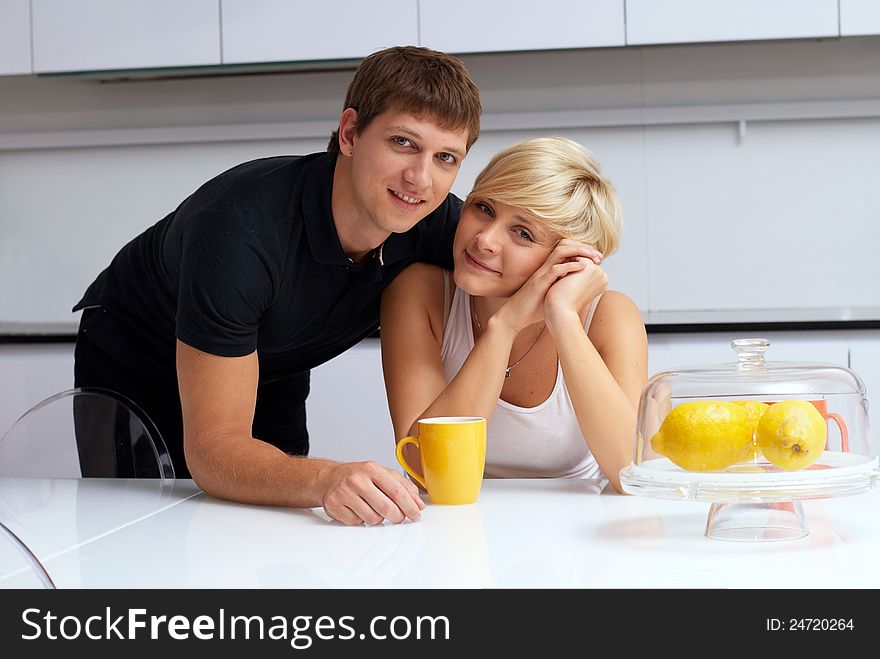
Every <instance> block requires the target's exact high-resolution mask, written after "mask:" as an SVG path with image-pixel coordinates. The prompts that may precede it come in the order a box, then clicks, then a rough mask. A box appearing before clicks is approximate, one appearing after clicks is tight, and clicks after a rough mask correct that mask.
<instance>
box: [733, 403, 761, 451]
mask: <svg viewBox="0 0 880 659" xmlns="http://www.w3.org/2000/svg"><path fill="white" fill-rule="evenodd" d="M733 402H734V403H735V404H737V405H739V406H741V407H742V408H743V409H744V410H745V411H746V414H748V415H749V420H750V421H751V423H752V431H753V432H755V431H756V430H757V428H758V421H760V420H761V417H762V416H764V412H766V411H767V410H769V409H770V406H769V405H768V404H767V403H762V402H761V401H759V400H735V401H733ZM760 457H761V450H760V449H759V448H758V444H757V442H753V443H752V446H750V447H746V449H745V451H744V452H743V456H742V459H741V460H737V462H751V461H752V460H757V459H758V458H760Z"/></svg>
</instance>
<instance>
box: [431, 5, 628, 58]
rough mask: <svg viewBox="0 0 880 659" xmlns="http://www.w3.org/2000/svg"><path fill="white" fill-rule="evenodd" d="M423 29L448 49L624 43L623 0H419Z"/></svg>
mask: <svg viewBox="0 0 880 659" xmlns="http://www.w3.org/2000/svg"><path fill="white" fill-rule="evenodd" d="M419 31H420V34H421V44H422V45H423V46H427V47H428V48H434V49H436V50H442V51H445V52H450V53H482V52H491V51H513V50H545V49H555V48H597V47H604V46H623V45H624V16H623V0H555V1H551V2H541V3H535V2H532V1H531V0H507V1H506V2H505V1H501V0H492V1H487V2H471V1H470V0H419Z"/></svg>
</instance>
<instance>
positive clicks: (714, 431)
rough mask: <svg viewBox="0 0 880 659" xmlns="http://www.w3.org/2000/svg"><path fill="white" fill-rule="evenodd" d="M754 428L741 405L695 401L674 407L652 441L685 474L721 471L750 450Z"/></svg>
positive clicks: (661, 453) (658, 451)
mask: <svg viewBox="0 0 880 659" xmlns="http://www.w3.org/2000/svg"><path fill="white" fill-rule="evenodd" d="M753 435H754V433H753V426H752V421H751V419H750V417H749V415H748V413H747V412H746V411H745V409H743V407H742V406H740V405H736V404H734V403H728V402H715V401H695V402H692V403H682V404H681V405H679V406H677V407H676V408H674V409H673V410H672V411H671V412H670V413H669V414H667V415H666V418H665V419H663V423H662V424H660V429H659V430H658V431H657V433H656V434H655V435H654V436H653V437H652V438H651V446H652V447H653V449H654V450H655V451H656V452H657V453H659V454H660V455H664V456H666V457H667V458H669V459H670V460H671V461H672V462H674V463H675V464H676V465H678V466H679V467H681V468H682V469H687V470H688V471H714V470H717V469H724V468H725V467H728V466H730V465H732V464H734V463H736V462H738V461H739V460H741V459H742V456H743V455H744V454H745V453H746V452H747V451H750V450H751V447H752V445H753V444H752V443H753V441H754V440H753Z"/></svg>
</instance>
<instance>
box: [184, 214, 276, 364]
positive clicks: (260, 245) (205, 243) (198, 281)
mask: <svg viewBox="0 0 880 659" xmlns="http://www.w3.org/2000/svg"><path fill="white" fill-rule="evenodd" d="M273 247H274V245H273V243H272V239H271V235H270V236H269V237H268V239H267V237H266V236H264V235H261V232H260V231H259V230H257V229H255V228H254V226H253V225H252V223H251V222H247V221H245V220H244V218H242V217H241V216H240V215H239V214H237V213H235V212H233V211H229V210H224V209H222V208H217V209H200V210H199V211H198V212H196V213H194V214H193V215H192V216H190V217H189V218H187V224H186V228H185V229H184V231H183V233H182V239H181V244H180V250H181V253H180V278H179V286H178V303H177V315H176V333H177V338H178V339H180V340H181V341H182V342H184V343H186V344H187V345H189V346H192V347H193V348H196V349H198V350H202V351H203V352H207V353H210V354H213V355H219V356H223V357H240V356H244V355H249V354H251V353H252V352H254V351H255V350H256V349H257V335H258V330H259V323H260V318H261V317H262V315H263V314H264V313H265V311H266V309H268V308H269V306H270V305H271V304H272V301H273V300H274V298H275V295H276V290H277V285H278V281H279V279H280V276H279V273H280V272H281V270H282V264H281V263H280V259H279V255H278V250H277V249H273Z"/></svg>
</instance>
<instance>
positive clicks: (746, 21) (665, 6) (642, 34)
mask: <svg viewBox="0 0 880 659" xmlns="http://www.w3.org/2000/svg"><path fill="white" fill-rule="evenodd" d="M838 34H839V27H838V12H837V0H626V43H627V45H630V46H633V45H641V44H660V43H687V42H700V41H747V40H752V39H800V38H807V37H836V36H838Z"/></svg>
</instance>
